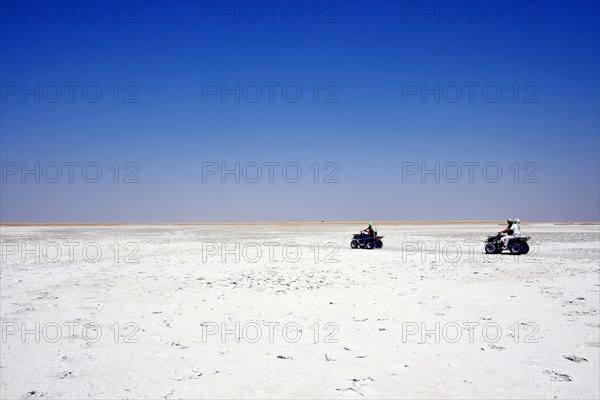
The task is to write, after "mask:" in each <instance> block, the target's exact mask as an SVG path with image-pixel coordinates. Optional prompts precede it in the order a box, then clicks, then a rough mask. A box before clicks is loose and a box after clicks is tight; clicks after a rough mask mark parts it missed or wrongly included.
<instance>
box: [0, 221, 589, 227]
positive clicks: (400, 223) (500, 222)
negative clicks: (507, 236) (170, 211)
mask: <svg viewBox="0 0 600 400" xmlns="http://www.w3.org/2000/svg"><path fill="white" fill-rule="evenodd" d="M522 222H523V223H527V224H554V225H600V221H546V222H541V221H522ZM365 223H368V221H252V222H248V221H246V222H243V221H238V222H225V221H220V222H206V221H200V222H0V226H123V225H360V224H365ZM375 224H378V225H466V224H476V225H484V224H500V225H502V224H504V221H503V220H444V221H436V220H412V221H411V220H399V221H378V222H375Z"/></svg>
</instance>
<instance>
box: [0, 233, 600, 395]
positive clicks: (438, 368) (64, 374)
mask: <svg viewBox="0 0 600 400" xmlns="http://www.w3.org/2000/svg"><path fill="white" fill-rule="evenodd" d="M364 225H366V224H355V225H352V224H273V225H269V224H260V225H247V224H246V225H244V224H240V225H234V224H231V225H117V226H110V225H106V226H2V227H1V240H2V264H1V271H0V272H1V273H0V278H1V280H0V282H1V286H0V296H1V304H0V305H1V312H0V316H1V321H2V343H1V361H0V397H1V398H2V399H23V398H45V399H85V398H102V399H112V398H157V399H160V398H164V399H177V398H347V399H362V398H427V399H429V398H473V399H474V398H477V399H482V398H488V399H500V398H503V399H504V398H536V399H538V398H548V399H552V398H598V397H599V396H600V382H599V377H600V368H599V366H600V338H599V334H600V325H599V323H600V321H599V314H598V309H599V306H600V304H599V303H600V276H599V267H600V265H599V263H600V229H599V226H598V225H597V224H589V225H576V224H572V225H564V224H562V225H561V224H537V223H535V224H534V223H525V224H523V226H522V230H523V233H524V235H527V236H531V237H532V239H531V243H532V246H531V251H530V253H529V254H528V255H526V256H524V255H521V256H512V255H510V254H503V255H493V256H487V255H484V254H483V251H482V250H483V241H484V239H485V237H486V236H487V235H491V234H493V233H495V232H497V231H499V230H500V229H502V226H500V225H497V224H492V223H488V224H485V223H478V224H465V223H463V224H389V225H380V226H379V233H380V234H381V235H384V236H385V238H384V247H383V248H382V249H378V250H361V249H357V250H353V249H351V248H350V246H349V242H350V235H351V234H352V233H354V232H355V231H358V230H359V229H362V228H364Z"/></svg>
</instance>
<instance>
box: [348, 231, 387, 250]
mask: <svg viewBox="0 0 600 400" xmlns="http://www.w3.org/2000/svg"><path fill="white" fill-rule="evenodd" d="M381 239H383V236H369V235H367V234H364V233H358V234H356V235H353V236H352V241H351V242H350V247H352V248H353V249H358V248H359V247H360V248H361V249H369V250H372V249H381V248H382V247H383V241H382V240H381Z"/></svg>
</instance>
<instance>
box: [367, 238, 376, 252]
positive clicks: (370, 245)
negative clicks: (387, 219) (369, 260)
mask: <svg viewBox="0 0 600 400" xmlns="http://www.w3.org/2000/svg"><path fill="white" fill-rule="evenodd" d="M374 247H375V242H374V241H373V240H367V249H369V250H373V248H374Z"/></svg>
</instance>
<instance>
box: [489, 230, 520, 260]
mask: <svg viewBox="0 0 600 400" xmlns="http://www.w3.org/2000/svg"><path fill="white" fill-rule="evenodd" d="M501 237H502V234H500V233H498V234H496V235H495V236H490V237H488V238H487V241H486V243H485V252H486V253H487V254H500V253H502V251H503V250H506V249H504V248H503V247H502V242H501V241H500V238H501ZM529 239H531V237H529V236H520V237H516V238H512V239H510V240H509V241H508V246H507V248H508V250H509V251H510V254H514V255H519V254H527V253H529V244H528V243H527V241H528V240H529Z"/></svg>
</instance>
